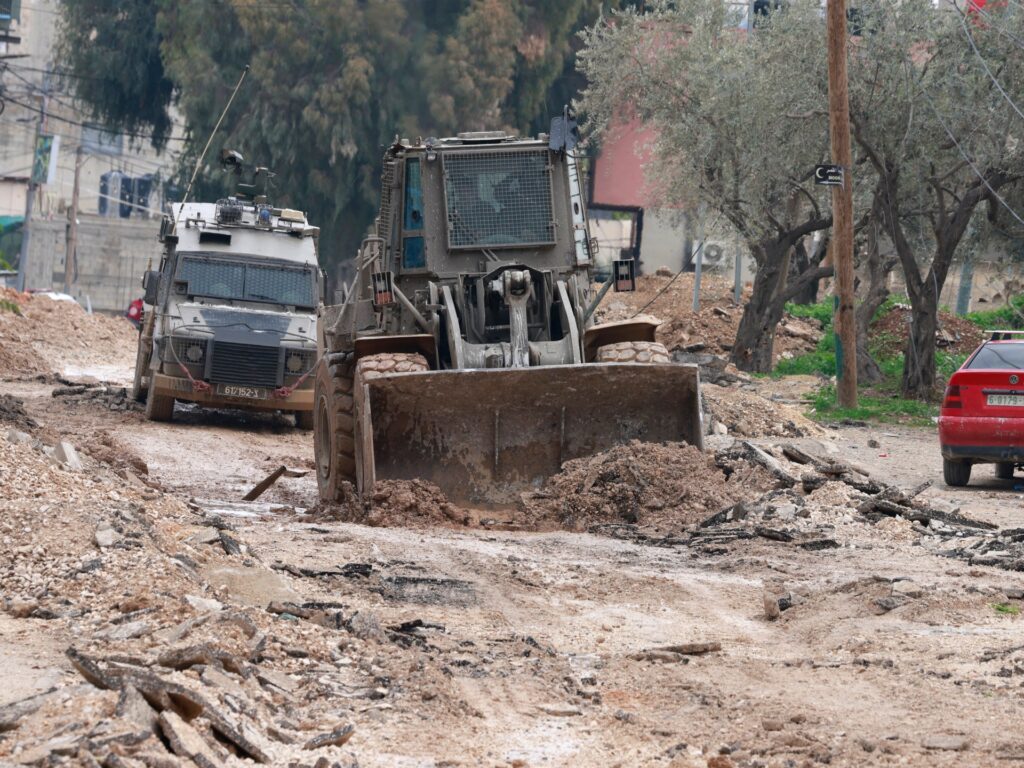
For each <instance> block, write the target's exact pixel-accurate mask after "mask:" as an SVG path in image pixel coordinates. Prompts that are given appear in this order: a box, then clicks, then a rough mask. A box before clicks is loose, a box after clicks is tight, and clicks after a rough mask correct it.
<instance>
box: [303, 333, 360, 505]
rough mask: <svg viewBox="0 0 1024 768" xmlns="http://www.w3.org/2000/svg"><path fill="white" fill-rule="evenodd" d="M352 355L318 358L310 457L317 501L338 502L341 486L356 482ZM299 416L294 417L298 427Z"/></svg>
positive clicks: (347, 353)
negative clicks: (314, 466)
mask: <svg viewBox="0 0 1024 768" xmlns="http://www.w3.org/2000/svg"><path fill="white" fill-rule="evenodd" d="M354 368H355V366H354V365H353V364H352V354H351V353H350V352H342V353H338V354H333V355H330V356H328V357H324V358H321V360H320V362H319V363H318V364H317V369H316V379H315V383H314V386H313V412H312V417H313V455H314V458H315V461H316V482H317V486H318V487H319V488H320V498H321V499H323V500H324V501H330V502H339V501H344V498H345V483H353V484H354V483H355V481H356V449H355V421H354V418H353V407H352V378H353V375H354V373H355V371H354ZM299 415H300V414H296V417H295V418H296V423H298V419H299Z"/></svg>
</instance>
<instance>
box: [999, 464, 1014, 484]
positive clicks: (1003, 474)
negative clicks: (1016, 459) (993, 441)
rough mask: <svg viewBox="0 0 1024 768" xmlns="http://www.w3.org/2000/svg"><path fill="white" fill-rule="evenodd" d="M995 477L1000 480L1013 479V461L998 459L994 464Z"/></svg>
mask: <svg viewBox="0 0 1024 768" xmlns="http://www.w3.org/2000/svg"><path fill="white" fill-rule="evenodd" d="M996 477H998V478H999V479H1000V480H1013V462H1012V461H1000V462H999V463H998V464H996Z"/></svg>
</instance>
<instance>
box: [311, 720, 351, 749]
mask: <svg viewBox="0 0 1024 768" xmlns="http://www.w3.org/2000/svg"><path fill="white" fill-rule="evenodd" d="M354 733H355V726H353V725H348V724H346V725H342V726H339V727H337V728H335V729H334V730H333V731H330V732H329V733H322V734H320V735H319V736H314V737H313V738H312V739H310V740H309V741H307V742H306V743H305V744H303V745H302V748H303V749H320V748H321V747H340V746H343V745H344V744H346V743H347V742H348V740H349V739H351V738H352V734H354Z"/></svg>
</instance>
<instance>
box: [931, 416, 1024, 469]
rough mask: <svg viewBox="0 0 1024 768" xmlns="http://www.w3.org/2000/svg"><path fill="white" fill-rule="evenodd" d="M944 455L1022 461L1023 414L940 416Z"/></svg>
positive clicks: (956, 457) (972, 458)
mask: <svg viewBox="0 0 1024 768" xmlns="http://www.w3.org/2000/svg"><path fill="white" fill-rule="evenodd" d="M939 443H940V444H941V446H942V457H943V458H945V459H971V460H974V461H981V462H1000V461H1014V462H1024V418H993V417H987V416H940V417H939Z"/></svg>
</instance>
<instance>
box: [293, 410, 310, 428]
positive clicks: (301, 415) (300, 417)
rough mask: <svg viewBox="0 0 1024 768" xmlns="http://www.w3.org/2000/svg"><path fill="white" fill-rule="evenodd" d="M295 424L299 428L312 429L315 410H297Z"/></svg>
mask: <svg viewBox="0 0 1024 768" xmlns="http://www.w3.org/2000/svg"><path fill="white" fill-rule="evenodd" d="M295 426H296V427H297V428H298V429H304V430H307V431H308V430H310V429H312V428H313V412H312V411H296V412H295Z"/></svg>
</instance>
